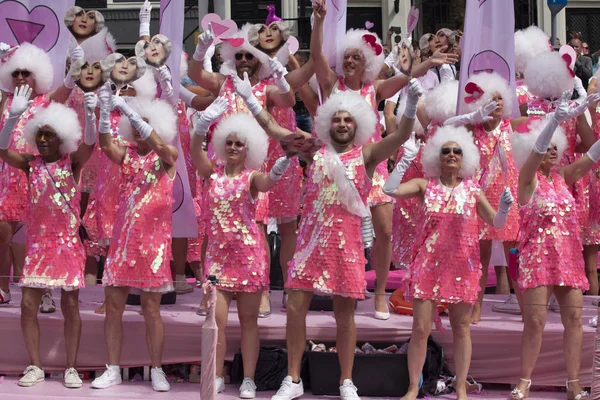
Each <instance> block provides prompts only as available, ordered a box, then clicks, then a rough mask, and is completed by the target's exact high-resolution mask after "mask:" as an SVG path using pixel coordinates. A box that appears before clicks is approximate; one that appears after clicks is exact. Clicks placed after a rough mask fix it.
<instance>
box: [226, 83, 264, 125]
mask: <svg viewBox="0 0 600 400" xmlns="http://www.w3.org/2000/svg"><path fill="white" fill-rule="evenodd" d="M231 77H232V79H233V85H234V86H235V91H236V92H237V94H239V95H240V97H241V98H242V99H244V101H245V102H246V105H247V106H248V110H250V112H251V113H252V115H253V116H254V117H256V116H257V115H258V114H259V113H260V112H261V111H262V109H263V107H262V105H260V103H259V102H258V99H257V98H256V96H254V93H252V85H250V79H249V78H248V73H247V72H244V79H240V77H239V76H237V75H235V74H234V75H232V76H231Z"/></svg>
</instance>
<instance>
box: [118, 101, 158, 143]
mask: <svg viewBox="0 0 600 400" xmlns="http://www.w3.org/2000/svg"><path fill="white" fill-rule="evenodd" d="M111 107H112V108H113V110H114V109H115V108H118V109H120V110H121V112H122V113H123V115H125V116H126V117H127V119H129V123H130V124H131V126H133V127H134V128H135V130H136V131H138V133H139V134H140V137H141V138H142V140H146V139H148V138H149V137H150V134H151V133H152V127H151V126H150V125H148V123H147V122H146V121H144V120H143V119H142V117H140V116H139V114H138V113H136V112H135V111H133V110H132V109H131V107H129V105H128V104H127V103H126V102H125V100H124V99H123V98H122V97H117V96H113V97H112V99H111Z"/></svg>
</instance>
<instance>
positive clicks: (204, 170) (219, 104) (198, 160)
mask: <svg viewBox="0 0 600 400" xmlns="http://www.w3.org/2000/svg"><path fill="white" fill-rule="evenodd" d="M228 108H229V103H228V102H227V100H226V99H224V98H222V97H217V99H216V100H215V101H213V103H212V104H211V105H210V106H209V107H208V108H207V109H206V110H204V111H202V112H199V113H198V119H197V120H196V129H195V130H194V135H193V136H194V137H193V138H192V149H191V151H192V161H193V162H194V165H195V166H196V169H197V170H198V172H199V173H200V175H202V176H203V177H205V178H208V177H209V176H210V175H211V174H212V173H213V172H214V169H215V166H214V164H213V162H212V161H211V160H210V159H209V158H208V156H207V154H206V151H204V147H203V143H204V140H205V138H206V134H207V132H208V130H209V128H210V126H211V125H212V124H213V123H214V122H216V121H217V120H218V119H219V118H220V117H221V115H223V113H224V112H225V111H226V110H227V109H228Z"/></svg>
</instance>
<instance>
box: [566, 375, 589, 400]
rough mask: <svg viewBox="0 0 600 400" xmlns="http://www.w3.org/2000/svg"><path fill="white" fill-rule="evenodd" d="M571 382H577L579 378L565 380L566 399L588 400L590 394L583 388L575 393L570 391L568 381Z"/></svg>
mask: <svg viewBox="0 0 600 400" xmlns="http://www.w3.org/2000/svg"><path fill="white" fill-rule="evenodd" d="M571 382H579V379H573V380H570V381H567V383H566V387H567V400H588V399H589V397H590V395H589V394H588V392H586V391H585V390H582V391H581V392H579V393H577V395H576V394H575V393H574V392H572V391H571V390H570V389H569V383H571Z"/></svg>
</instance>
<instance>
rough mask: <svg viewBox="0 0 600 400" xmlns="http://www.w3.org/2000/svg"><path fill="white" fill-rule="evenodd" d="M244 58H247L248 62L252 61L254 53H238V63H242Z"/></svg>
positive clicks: (236, 57) (236, 56)
mask: <svg viewBox="0 0 600 400" xmlns="http://www.w3.org/2000/svg"><path fill="white" fill-rule="evenodd" d="M244 57H246V60H248V61H252V59H253V58H254V56H253V55H252V53H237V54H236V55H235V59H236V60H238V61H240V60H241V59H242V58H244Z"/></svg>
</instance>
